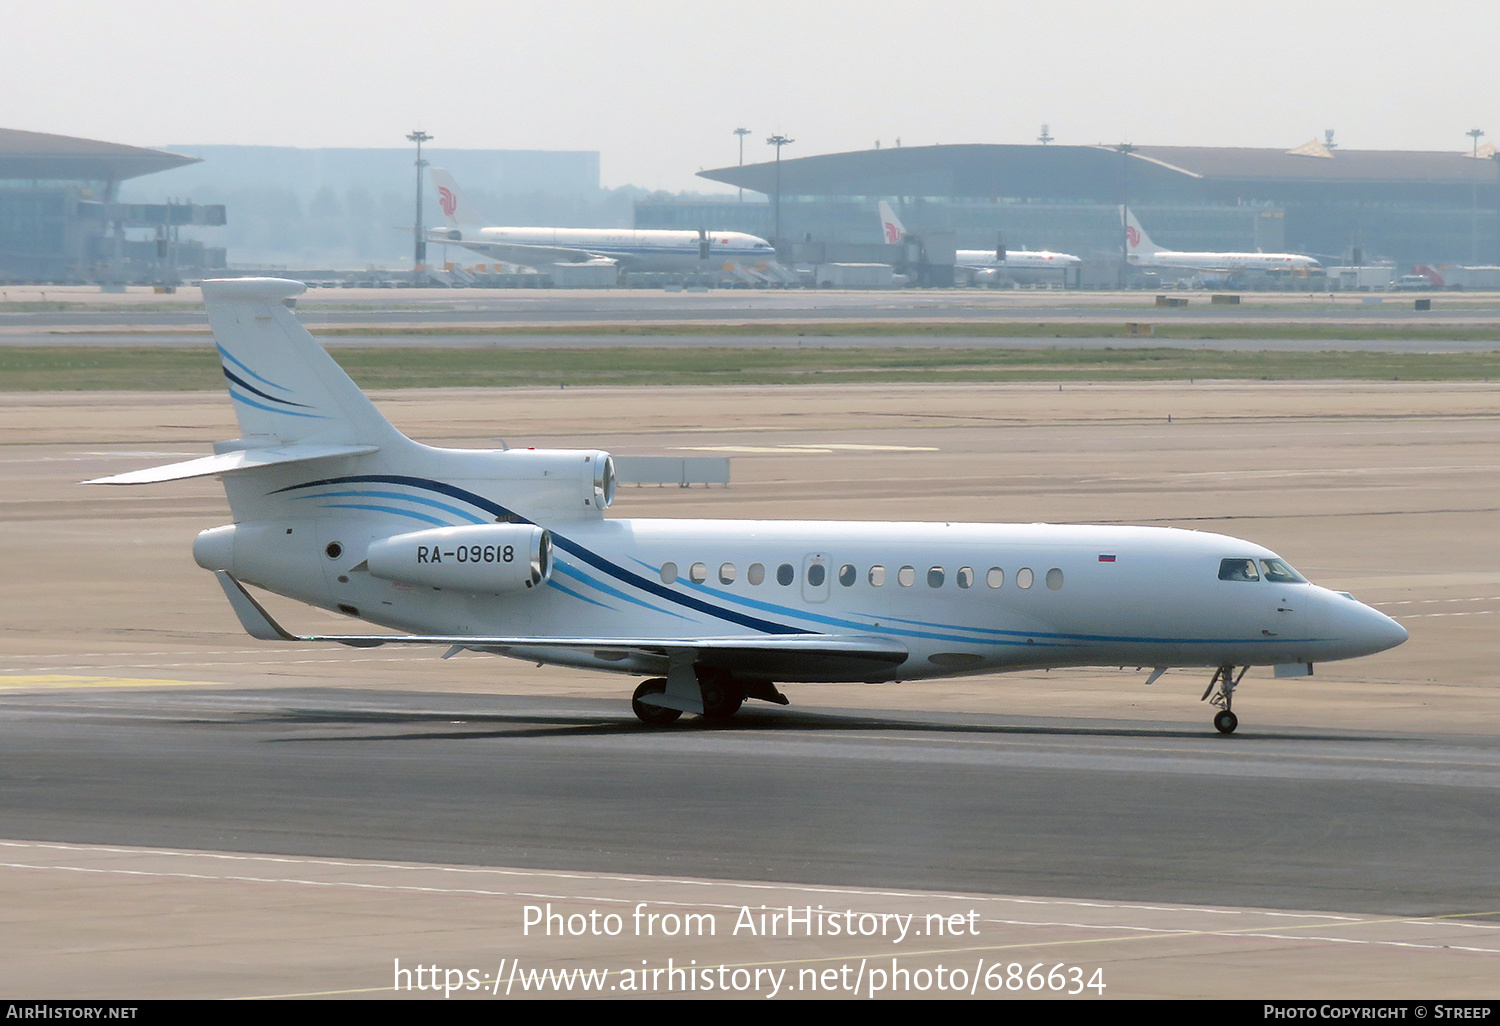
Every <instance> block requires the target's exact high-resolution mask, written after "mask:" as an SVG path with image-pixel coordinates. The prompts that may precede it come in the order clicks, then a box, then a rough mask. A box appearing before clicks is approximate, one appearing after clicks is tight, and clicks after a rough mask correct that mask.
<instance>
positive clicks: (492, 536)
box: [365, 524, 552, 594]
mask: <svg viewBox="0 0 1500 1026" xmlns="http://www.w3.org/2000/svg"><path fill="white" fill-rule="evenodd" d="M365 563H366V565H367V566H368V568H369V571H370V573H371V574H373V575H374V576H376V577H380V578H383V579H385V580H388V581H400V582H402V583H404V584H418V585H423V586H425V587H429V588H453V589H455V590H457V591H472V592H484V593H487V594H488V593H498V592H505V591H521V590H523V589H525V588H534V587H536V586H537V585H539V584H541V583H542V582H543V581H546V580H548V579H549V578H550V577H551V576H552V535H551V534H550V533H549V532H547V531H544V530H542V528H540V527H537V526H536V525H535V524H475V525H474V526H472V527H435V528H432V529H431V530H427V531H412V532H411V533H409V534H398V535H393V536H392V537H390V538H382V539H381V540H380V541H376V542H371V543H370V547H369V549H368V550H367V552H366V554H365Z"/></svg>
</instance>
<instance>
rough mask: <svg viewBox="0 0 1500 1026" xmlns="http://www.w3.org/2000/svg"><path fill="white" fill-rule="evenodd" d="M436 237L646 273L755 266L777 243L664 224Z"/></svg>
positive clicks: (480, 248)
mask: <svg viewBox="0 0 1500 1026" xmlns="http://www.w3.org/2000/svg"><path fill="white" fill-rule="evenodd" d="M455 235H457V237H456V238H455V237H454V236H455ZM436 241H439V242H451V243H453V244H455V245H460V246H465V247H467V248H469V249H472V250H474V251H476V252H479V253H487V252H490V249H489V247H491V246H494V247H496V248H497V250H498V251H499V252H500V253H502V254H504V253H505V252H507V251H505V250H504V247H506V246H537V247H548V248H556V249H570V250H578V251H580V252H586V253H590V254H593V255H595V256H598V257H605V258H608V259H611V260H616V261H618V262H619V263H620V265H621V266H622V267H624V268H626V269H627V270H630V271H643V272H644V271H662V272H692V271H696V270H701V269H703V268H705V267H708V268H713V269H715V270H717V269H719V268H720V267H721V266H722V265H724V264H726V263H729V264H735V265H740V266H746V267H751V268H754V267H756V266H757V265H762V266H764V265H768V264H770V263H771V262H772V261H774V260H775V259H776V248H775V247H774V246H772V245H771V244H770V243H769V242H767V241H766V240H765V239H761V238H758V237H756V236H754V235H747V234H745V233H744V232H708V233H706V235H704V236H701V237H700V236H699V234H698V233H697V232H695V231H673V230H670V229H665V228H661V229H657V228H649V229H648V228H643V229H629V228H619V229H611V228H478V229H472V228H471V229H449V230H448V234H447V235H446V236H443V237H439V238H437V240H436ZM704 241H706V242H707V243H708V247H707V256H706V257H705V256H704V255H703V247H702V245H701V243H703V242H704ZM502 258H505V259H509V257H503V256H502ZM517 262H524V261H517Z"/></svg>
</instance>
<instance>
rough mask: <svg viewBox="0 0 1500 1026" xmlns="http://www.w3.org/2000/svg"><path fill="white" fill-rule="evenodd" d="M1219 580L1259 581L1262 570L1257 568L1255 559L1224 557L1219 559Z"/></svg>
mask: <svg viewBox="0 0 1500 1026" xmlns="http://www.w3.org/2000/svg"><path fill="white" fill-rule="evenodd" d="M1219 580H1221V581H1258V580H1260V572H1259V571H1257V570H1256V569H1255V560H1253V559H1223V560H1220V561H1219Z"/></svg>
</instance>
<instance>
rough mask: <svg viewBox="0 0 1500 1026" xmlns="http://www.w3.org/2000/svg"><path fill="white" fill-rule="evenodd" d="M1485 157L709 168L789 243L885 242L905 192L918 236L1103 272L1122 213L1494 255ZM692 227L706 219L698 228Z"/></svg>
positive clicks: (1056, 150) (1316, 247) (995, 151)
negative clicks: (888, 205)
mask: <svg viewBox="0 0 1500 1026" xmlns="http://www.w3.org/2000/svg"><path fill="white" fill-rule="evenodd" d="M1493 156H1494V148H1493V147H1488V146H1487V147H1484V148H1481V149H1479V150H1478V151H1477V154H1475V153H1465V152H1460V151H1454V152H1407V151H1394V150H1352V149H1343V148H1339V147H1330V146H1328V145H1325V144H1323V143H1319V142H1316V141H1313V142H1309V143H1305V144H1303V145H1301V146H1298V147H1295V148H1293V149H1289V150H1275V149H1254V148H1248V147H1201V146H1139V147H1120V146H1107V145H1099V146H1058V145H1040V144H1033V145H1024V146H1023V145H1014V146H1012V145H980V144H975V145H951V146H908V147H897V148H886V149H874V150H864V151H859V152H853V153H833V154H824V155H818V156H808V157H797V158H784V159H783V160H782V161H781V162H780V165H779V167H778V165H777V164H776V163H775V162H766V163H762V164H747V165H744V166H740V167H726V168H718V169H715V170H711V171H703V172H701V174H702V176H703V177H705V178H708V179H711V180H713V181H716V182H722V183H724V184H726V185H732V186H736V187H739V188H742V189H745V190H753V191H754V192H757V193H761V194H763V195H765V196H767V197H770V198H771V199H772V200H774V198H775V196H776V194H777V191H778V181H779V183H780V184H779V191H780V198H781V204H780V206H781V211H780V222H781V231H780V235H781V238H782V239H783V240H787V241H788V242H805V241H807V240H821V241H827V242H838V243H874V242H877V241H879V239H880V236H879V226H878V221H877V217H876V214H875V204H876V202H877V201H878V200H880V199H888V200H892V201H899V204H898V205H896V209H897V210H898V212H899V214H900V217H901V219H902V221H903V222H904V224H905V226H906V228H907V230H908V231H910V232H912V233H913V234H921V235H928V236H940V235H943V234H945V233H952V236H953V240H954V244H955V245H956V246H957V248H960V249H983V248H994V247H995V245H996V243H997V235H998V236H999V237H1000V238H1001V239H1003V242H1004V245H1005V246H1006V247H1008V248H1010V249H1052V250H1059V251H1063V252H1068V253H1075V254H1077V255H1079V256H1081V257H1083V258H1084V260H1085V261H1086V263H1088V264H1091V265H1093V266H1094V267H1095V268H1096V269H1097V270H1098V271H1099V272H1100V276H1101V277H1103V278H1107V279H1108V278H1112V277H1113V274H1114V271H1115V270H1117V269H1118V261H1119V259H1120V251H1121V237H1122V229H1121V222H1120V216H1119V206H1120V204H1122V203H1126V204H1128V205H1129V206H1130V208H1131V209H1132V210H1133V211H1134V212H1135V213H1136V215H1137V216H1138V217H1139V219H1140V221H1141V222H1142V224H1143V226H1145V227H1146V229H1147V231H1149V233H1150V234H1151V236H1152V238H1153V240H1154V241H1155V242H1156V244H1157V245H1159V246H1162V247H1164V248H1169V249H1179V250H1199V251H1240V252H1246V251H1252V252H1253V251H1256V250H1260V251H1263V252H1283V251H1289V252H1294V253H1304V254H1309V255H1312V256H1315V257H1317V258H1318V259H1319V260H1320V261H1322V262H1323V263H1324V264H1325V265H1330V264H1348V263H1351V262H1354V263H1374V262H1390V263H1394V264H1397V265H1402V266H1410V265H1413V264H1419V263H1422V264H1430V265H1433V266H1437V265H1440V264H1463V265H1474V264H1496V263H1500V160H1496V159H1492V157H1493ZM706 205H707V204H704V203H702V202H698V203H695V204H692V205H690V207H689V208H687V209H681V210H679V209H677V207H676V205H674V204H672V203H655V204H653V203H642V204H640V205H639V207H638V223H639V224H640V226H641V227H664V228H665V227H687V226H688V225H686V224H685V223H681V222H682V221H683V219H684V218H686V219H687V220H694V221H696V220H702V219H708V220H713V221H714V225H715V227H725V228H729V227H735V228H740V229H742V230H745V231H756V232H759V233H762V234H765V235H767V236H769V235H771V234H773V233H775V220H774V218H775V211H774V207H775V203H774V202H770V203H766V202H761V203H753V204H752V203H738V202H736V201H735V200H733V199H730V200H726V201H724V202H720V203H716V204H713V206H715V207H716V209H715V210H711V211H710V210H705V209H703V208H704V207H705V206H706ZM693 227H696V223H695V224H694V225H693Z"/></svg>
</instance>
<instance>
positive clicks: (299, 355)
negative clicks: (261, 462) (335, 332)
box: [203, 278, 402, 448]
mask: <svg viewBox="0 0 1500 1026" xmlns="http://www.w3.org/2000/svg"><path fill="white" fill-rule="evenodd" d="M305 289H306V286H305V285H303V284H302V283H301V282H296V281H285V280H283V279H280V278H237V279H225V280H217V281H214V280H210V281H205V282H204V283H203V304H204V306H205V307H207V308H208V320H209V324H210V325H211V326H212V327H213V332H214V341H215V342H216V343H217V344H218V350H219V363H220V365H221V366H222V368H223V370H224V379H225V381H226V382H227V384H228V388H229V397H230V398H231V399H233V400H234V414H235V416H236V417H237V418H238V419H239V423H240V432H241V434H242V435H243V436H244V441H245V442H246V443H248V444H249V446H250V447H252V448H254V447H258V446H274V445H297V444H323V445H376V446H379V445H385V444H388V443H390V442H392V441H394V440H395V439H397V438H400V437H402V436H401V435H400V434H399V432H397V431H396V429H395V428H394V427H392V426H391V423H390V421H388V420H386V419H385V417H384V416H382V415H381V413H380V411H379V410H377V409H375V407H374V405H373V404H372V403H371V402H370V400H368V399H366V398H365V394H364V393H363V392H361V391H360V390H359V386H357V385H355V383H354V382H353V381H351V380H349V376H348V375H347V374H345V373H344V372H343V370H342V369H340V367H339V365H338V364H336V363H334V362H333V359H332V358H331V357H330V356H329V355H328V354H327V353H325V352H324V351H323V347H322V346H320V345H318V343H317V341H316V340H315V339H314V338H313V337H312V336H311V335H309V334H308V333H307V329H306V328H304V327H302V325H301V324H299V323H297V318H296V317H294V316H293V315H292V312H291V311H290V310H288V309H287V307H286V303H285V301H286V300H288V299H290V298H292V297H293V296H296V295H299V294H301V293H302V292H303V291H304V290H305Z"/></svg>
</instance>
